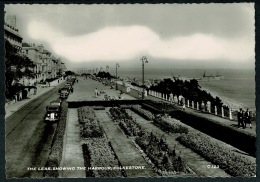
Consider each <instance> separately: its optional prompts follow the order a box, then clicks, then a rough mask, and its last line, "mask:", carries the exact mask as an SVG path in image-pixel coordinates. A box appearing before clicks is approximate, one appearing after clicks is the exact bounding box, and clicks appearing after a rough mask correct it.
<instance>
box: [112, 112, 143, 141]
mask: <svg viewBox="0 0 260 182" xmlns="http://www.w3.org/2000/svg"><path fill="white" fill-rule="evenodd" d="M109 111H110V114H111V117H112V118H113V119H114V120H115V121H119V126H120V127H121V128H122V130H123V131H124V133H125V134H126V135H128V136H139V135H142V134H143V133H144V132H143V130H142V128H141V126H140V125H139V124H138V123H137V122H136V121H134V120H133V118H132V116H129V114H128V113H127V112H126V110H125V109H123V108H117V107H114V108H110V110H109Z"/></svg>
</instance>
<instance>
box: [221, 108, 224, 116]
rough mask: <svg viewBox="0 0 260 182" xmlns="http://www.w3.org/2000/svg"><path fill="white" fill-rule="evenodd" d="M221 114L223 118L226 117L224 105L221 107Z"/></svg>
mask: <svg viewBox="0 0 260 182" xmlns="http://www.w3.org/2000/svg"><path fill="white" fill-rule="evenodd" d="M221 116H222V118H224V108H223V107H221Z"/></svg>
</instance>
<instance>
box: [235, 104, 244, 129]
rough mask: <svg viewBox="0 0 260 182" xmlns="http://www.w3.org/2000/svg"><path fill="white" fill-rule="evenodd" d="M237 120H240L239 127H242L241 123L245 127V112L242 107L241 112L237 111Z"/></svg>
mask: <svg viewBox="0 0 260 182" xmlns="http://www.w3.org/2000/svg"><path fill="white" fill-rule="evenodd" d="M237 121H238V128H239V127H240V125H241V126H242V127H243V128H245V127H244V113H243V110H242V108H240V109H239V112H238V113H237Z"/></svg>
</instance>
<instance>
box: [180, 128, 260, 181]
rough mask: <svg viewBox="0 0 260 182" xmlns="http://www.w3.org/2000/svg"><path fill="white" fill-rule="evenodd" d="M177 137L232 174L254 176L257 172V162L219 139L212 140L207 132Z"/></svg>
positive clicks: (190, 133)
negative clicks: (253, 161) (236, 151)
mask: <svg viewBox="0 0 260 182" xmlns="http://www.w3.org/2000/svg"><path fill="white" fill-rule="evenodd" d="M177 139H178V140H179V141H180V142H181V143H182V144H183V145H185V146H187V147H189V148H191V149H192V150H194V151H195V152H197V153H198V154H200V155H201V156H203V157H205V158H206V159H208V160H209V161H211V162H212V163H214V164H216V165H219V167H220V168H221V169H224V170H225V171H226V172H227V173H229V174H230V175H232V176H241V177H242V176H243V177H252V176H254V175H255V174H256V164H255V163H252V162H251V161H249V160H247V159H246V158H245V157H243V156H241V155H239V154H237V153H235V152H233V151H232V150H231V149H229V148H227V147H224V146H223V145H220V144H219V143H218V142H217V141H216V142H212V141H211V140H210V138H209V137H208V136H206V135H205V134H202V133H198V132H189V133H188V134H184V135H181V136H179V137H178V138H177Z"/></svg>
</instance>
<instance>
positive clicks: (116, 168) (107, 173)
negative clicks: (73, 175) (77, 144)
mask: <svg viewBox="0 0 260 182" xmlns="http://www.w3.org/2000/svg"><path fill="white" fill-rule="evenodd" d="M82 148H83V151H85V150H87V151H88V153H89V155H88V156H84V158H86V157H90V160H89V161H90V166H91V167H90V168H88V169H86V170H91V171H92V172H93V175H94V176H95V177H122V176H124V175H123V174H124V171H122V169H120V167H121V166H120V163H119V161H118V159H117V158H116V156H115V153H114V152H113V150H112V148H111V146H110V145H109V143H108V142H107V140H106V139H104V138H95V139H88V140H87V141H86V143H85V144H83V145H82ZM83 153H84V155H85V153H87V152H83Z"/></svg>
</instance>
